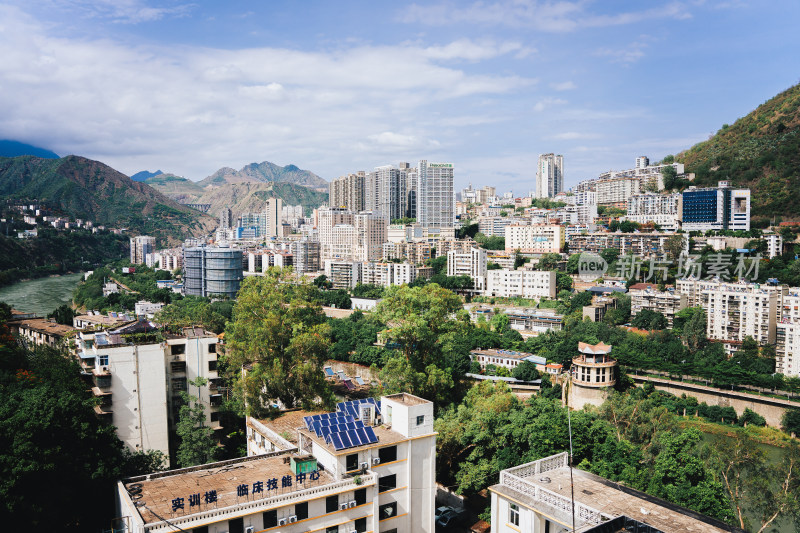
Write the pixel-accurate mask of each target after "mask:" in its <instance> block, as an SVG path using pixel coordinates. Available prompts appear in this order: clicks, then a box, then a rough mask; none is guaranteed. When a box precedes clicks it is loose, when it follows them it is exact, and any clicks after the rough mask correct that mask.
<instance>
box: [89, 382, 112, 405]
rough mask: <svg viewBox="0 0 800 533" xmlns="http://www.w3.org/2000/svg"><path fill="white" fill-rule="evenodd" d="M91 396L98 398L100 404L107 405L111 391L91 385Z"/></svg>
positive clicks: (109, 403) (109, 402)
mask: <svg viewBox="0 0 800 533" xmlns="http://www.w3.org/2000/svg"><path fill="white" fill-rule="evenodd" d="M92 396H94V397H95V398H98V399H99V400H100V405H101V406H103V407H108V406H109V405H111V393H110V392H106V391H103V390H100V389H99V388H98V387H92Z"/></svg>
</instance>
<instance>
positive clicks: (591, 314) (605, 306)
mask: <svg viewBox="0 0 800 533" xmlns="http://www.w3.org/2000/svg"><path fill="white" fill-rule="evenodd" d="M616 307H617V299H616V298H608V297H606V296H595V297H594V298H593V299H592V303H591V304H590V305H585V306H584V307H583V318H588V319H589V320H591V321H592V322H602V320H603V317H605V316H606V313H608V312H609V311H610V310H612V309H616Z"/></svg>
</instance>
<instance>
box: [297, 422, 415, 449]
mask: <svg viewBox="0 0 800 533" xmlns="http://www.w3.org/2000/svg"><path fill="white" fill-rule="evenodd" d="M370 427H372V430H373V431H374V432H375V436H376V437H378V442H375V443H372V444H364V445H362V446H353V447H352V448H343V449H341V450H335V449H334V448H333V446H332V445H330V444H328V443H327V442H325V437H317V434H316V433H314V432H313V431H310V430H308V429H301V430H300V433H302V434H303V435H305V436H306V437H308V438H309V439H311V440H313V441H314V442H316V443H317V444H319V445H320V446H322V447H324V448H325V449H326V450H328V451H329V452H330V453H332V454H333V455H350V454H351V453H356V452H359V451H362V450H367V449H369V448H374V447H375V446H386V445H389V444H395V443H397V442H402V441H404V440H407V438H406V437H404V436H403V435H401V434H400V433H398V432H396V431H392V430H391V429H386V427H385V426H370Z"/></svg>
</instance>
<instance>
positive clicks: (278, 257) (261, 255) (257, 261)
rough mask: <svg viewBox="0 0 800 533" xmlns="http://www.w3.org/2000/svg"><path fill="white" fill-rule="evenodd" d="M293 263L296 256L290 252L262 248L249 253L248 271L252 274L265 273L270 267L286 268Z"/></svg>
mask: <svg viewBox="0 0 800 533" xmlns="http://www.w3.org/2000/svg"><path fill="white" fill-rule="evenodd" d="M293 265H294V257H293V256H292V254H290V253H288V252H281V251H275V250H261V251H257V252H248V254H247V272H249V273H251V274H259V273H261V274H263V273H264V272H266V271H267V270H269V268H270V267H279V268H284V267H290V266H293Z"/></svg>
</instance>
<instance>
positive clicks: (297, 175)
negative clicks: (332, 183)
mask: <svg viewBox="0 0 800 533" xmlns="http://www.w3.org/2000/svg"><path fill="white" fill-rule="evenodd" d="M268 181H272V182H277V183H283V182H285V183H294V184H295V185H302V186H303V187H308V188H309V189H315V190H318V191H322V192H327V190H328V182H327V181H325V180H324V179H322V178H320V177H319V176H317V175H316V174H314V173H313V172H311V171H309V170H300V169H299V168H297V167H296V166H294V165H286V166H285V167H281V166H278V165H276V164H274V163H270V162H269V161H264V162H263V163H251V164H249V165H247V166H245V167H244V168H242V169H241V170H234V169H232V168H229V167H224V168H221V169H219V170H217V171H216V172H215V173H213V174H212V175H210V176H208V177H207V178H206V179H204V180H202V181H201V182H200V186H201V187H208V186H211V187H219V186H220V185H223V184H225V183H243V182H268Z"/></svg>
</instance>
